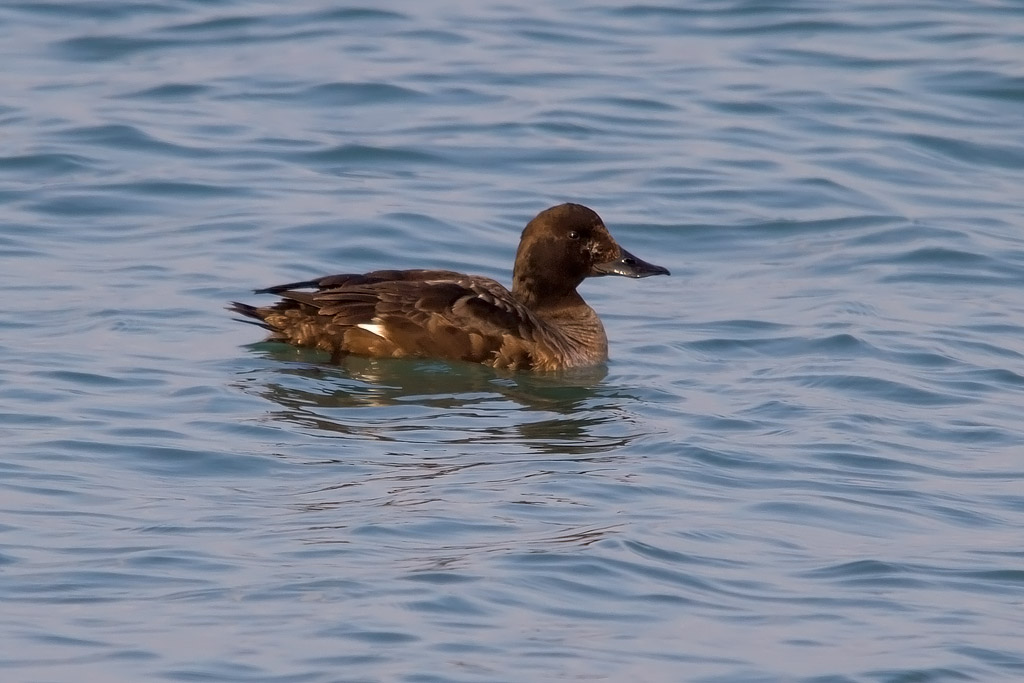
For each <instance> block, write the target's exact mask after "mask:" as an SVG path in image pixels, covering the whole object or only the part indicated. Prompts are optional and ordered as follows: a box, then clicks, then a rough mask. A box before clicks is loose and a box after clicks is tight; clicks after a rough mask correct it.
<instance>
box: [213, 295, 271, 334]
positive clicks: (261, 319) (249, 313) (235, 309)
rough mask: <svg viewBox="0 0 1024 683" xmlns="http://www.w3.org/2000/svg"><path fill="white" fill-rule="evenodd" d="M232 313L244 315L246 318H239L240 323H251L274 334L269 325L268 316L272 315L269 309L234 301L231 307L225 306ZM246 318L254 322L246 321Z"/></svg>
mask: <svg viewBox="0 0 1024 683" xmlns="http://www.w3.org/2000/svg"><path fill="white" fill-rule="evenodd" d="M225 308H227V309H228V310H229V311H231V312H232V313H238V314H239V315H244V316H245V318H237V320H238V322H242V323H249V324H250V325H257V326H259V327H262V328H263V329H265V330H270V331H271V332H274V331H275V330H274V328H273V327H271V326H270V325H268V324H267V322H266V319H267V315H268V314H269V313H270V309H268V308H257V307H256V306H250V305H249V304H243V303H241V302H239V301H232V302H231V305H230V306H225ZM246 318H252V320H246Z"/></svg>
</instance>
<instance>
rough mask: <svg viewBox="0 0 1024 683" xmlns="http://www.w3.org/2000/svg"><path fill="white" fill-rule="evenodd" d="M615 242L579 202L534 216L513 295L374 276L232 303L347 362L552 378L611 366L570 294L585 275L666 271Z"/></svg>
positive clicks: (292, 339) (489, 283)
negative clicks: (455, 366) (398, 362)
mask: <svg viewBox="0 0 1024 683" xmlns="http://www.w3.org/2000/svg"><path fill="white" fill-rule="evenodd" d="M669 274H670V273H669V271H668V269H667V268H664V267H662V266H657V265H654V264H651V263H648V262H646V261H643V260H641V259H639V258H637V257H636V256H634V255H633V254H631V253H630V252H628V251H626V250H625V249H623V248H622V247H620V246H619V244H618V243H617V242H616V241H615V240H614V239H613V238H612V236H611V233H609V231H608V228H607V227H605V224H604V221H602V220H601V217H600V216H599V215H598V214H597V213H596V212H595V211H594V210H593V209H590V208H588V207H586V206H583V205H582V204H572V203H568V204H559V205H558V206H553V207H551V208H548V209H545V210H543V211H541V212H540V213H538V214H537V215H536V216H535V217H534V218H533V219H532V220H530V222H529V223H527V224H526V227H525V229H524V230H523V233H522V237H521V239H520V241H519V248H518V250H517V251H516V258H515V264H514V266H513V270H512V288H511V289H506V288H505V287H504V286H503V285H502V284H500V283H499V282H497V281H496V280H492V279H491V278H488V277H483V276H480V275H466V274H463V273H458V272H453V271H450V270H375V271H372V272H368V273H362V274H341V275H328V276H325V277H320V278H316V279H313V280H306V281H303V282H291V283H288V284H283V285H275V286H273V287H266V288H264V289H257V290H254V293H255V294H272V295H275V296H277V297H278V300H277V301H276V302H275V303H273V304H272V305H269V306H252V305H249V304H245V303H240V302H237V301H233V302H231V305H230V306H228V310H230V311H233V312H234V313H237V314H239V315H241V316H242V319H241V320H242V322H249V323H252V324H255V325H259V326H260V327H262V328H265V329H266V330H268V331H269V332H270V334H269V336H268V337H267V341H276V342H285V343H288V344H292V345H295V346H299V347H305V348H312V349H320V350H322V351H326V352H328V353H330V354H331V361H332V362H333V363H340V362H341V361H342V360H343V359H344V358H345V357H347V356H349V355H356V356H368V357H373V358H425V359H438V360H445V361H467V362H472V363H481V364H483V365H488V366H491V367H493V368H497V369H509V370H526V371H537V372H546V371H558V370H568V369H572V368H582V367H589V366H594V365H600V364H603V363H605V362H606V361H607V360H608V337H607V335H606V334H605V330H604V325H602V324H601V319H600V318H599V317H598V315H597V313H596V312H595V311H594V309H593V308H591V307H590V306H589V305H588V304H587V302H586V301H584V300H583V297H581V296H580V294H579V292H578V291H576V290H577V287H579V286H580V284H581V283H582V282H583V280H585V279H586V278H589V277H602V276H606V275H617V276H622V277H628V278H645V277H650V276H652V275H669Z"/></svg>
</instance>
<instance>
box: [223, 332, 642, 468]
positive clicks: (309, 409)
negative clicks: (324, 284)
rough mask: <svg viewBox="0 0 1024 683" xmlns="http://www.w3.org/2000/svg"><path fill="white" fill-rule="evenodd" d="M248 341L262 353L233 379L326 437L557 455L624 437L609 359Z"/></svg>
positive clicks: (621, 400)
mask: <svg viewBox="0 0 1024 683" xmlns="http://www.w3.org/2000/svg"><path fill="white" fill-rule="evenodd" d="M250 348H252V349H253V350H254V351H256V352H258V353H260V354H262V355H263V357H264V358H265V359H267V360H268V361H270V362H268V363H267V364H266V365H262V366H261V367H260V368H259V369H258V370H255V371H248V372H247V373H245V374H244V375H243V376H240V377H239V378H238V380H237V386H238V387H239V388H240V389H241V390H243V391H245V392H247V393H249V394H251V395H257V396H260V397H262V398H264V399H266V400H268V401H271V402H273V403H275V404H277V405H278V406H280V409H279V410H276V411H273V412H271V413H269V414H268V415H267V419H270V420H274V421H276V422H280V423H287V424H289V425H293V426H296V427H299V428H301V429H302V430H303V431H306V432H310V433H313V434H314V435H317V436H326V437H339V436H340V437H345V438H351V437H357V438H361V439H370V440H375V441H385V442H386V441H392V442H396V443H404V444H418V445H420V446H421V447H428V448H435V447H437V446H442V447H443V446H456V445H459V446H464V445H467V444H489V445H492V446H494V447H499V446H502V445H506V446H509V447H512V448H515V447H516V446H517V445H525V446H527V447H528V448H529V449H530V450H533V451H537V452H542V453H557V454H560V455H563V456H564V455H594V454H598V453H604V452H607V451H610V450H612V449H618V448H621V447H622V446H624V445H627V444H628V443H629V442H630V440H631V439H632V438H633V436H635V435H633V434H629V433H624V432H623V427H625V426H628V425H631V424H632V423H633V421H632V420H631V418H630V415H629V413H628V412H627V411H626V410H625V408H624V407H623V405H624V404H628V402H629V398H630V395H629V392H628V390H624V389H623V388H622V387H614V388H612V387H609V386H607V385H605V384H604V383H603V382H604V380H605V378H606V376H607V372H608V371H607V368H606V367H604V366H599V367H595V368H586V369H574V370H572V371H566V372H560V373H549V374H530V373H508V372H501V371H496V370H494V369H492V368H488V367H484V366H481V365H475V364H471V363H445V362H442V361H434V360H414V359H374V358H359V357H350V358H347V359H345V361H344V362H343V363H342V364H341V365H331V364H327V363H324V362H323V361H324V359H325V358H326V355H324V354H322V353H319V352H316V351H308V350H304V349H296V348H294V347H291V346H287V345H282V344H273V343H260V344H254V345H252V346H251V347H250Z"/></svg>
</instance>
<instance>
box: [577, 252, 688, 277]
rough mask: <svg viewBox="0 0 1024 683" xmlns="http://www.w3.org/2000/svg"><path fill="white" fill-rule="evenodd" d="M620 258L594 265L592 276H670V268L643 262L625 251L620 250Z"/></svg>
mask: <svg viewBox="0 0 1024 683" xmlns="http://www.w3.org/2000/svg"><path fill="white" fill-rule="evenodd" d="M620 252H621V253H620V254H619V258H618V259H616V260H615V261H608V262H607V263H596V264H594V267H593V271H592V273H591V275H621V276H623V277H636V278H640V277H650V276H652V275H669V274H670V273H669V272H668V268H662V267H661V266H656V265H654V264H653V263H648V262H647V261H641V260H640V259H638V258H637V257H636V256H633V255H632V254H630V253H629V252H628V251H626V250H625V249H620Z"/></svg>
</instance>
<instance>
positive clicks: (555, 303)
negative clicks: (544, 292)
mask: <svg viewBox="0 0 1024 683" xmlns="http://www.w3.org/2000/svg"><path fill="white" fill-rule="evenodd" d="M530 310H532V311H533V313H534V315H536V316H537V317H538V318H540V319H541V320H543V321H544V322H545V323H547V324H548V325H550V326H551V328H552V329H553V330H556V331H557V334H558V335H559V336H561V337H562V338H563V339H565V340H566V341H567V342H568V343H567V344H566V349H565V352H566V353H567V354H580V353H582V354H584V355H586V358H585V359H584V360H585V362H587V363H590V362H599V361H603V360H604V359H606V358H607V357H608V337H607V335H606V334H605V331H604V325H603V324H602V323H601V318H599V317H598V315H597V312H596V311H595V310H594V309H593V308H591V307H590V306H589V305H588V304H587V302H586V301H584V300H583V297H581V296H580V295H579V293H578V292H576V290H573V291H572V292H571V293H570V294H568V295H564V296H562V297H559V298H558V299H557V300H550V299H549V300H542V301H540V302H537V303H536V304H535V305H531V307H530Z"/></svg>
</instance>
